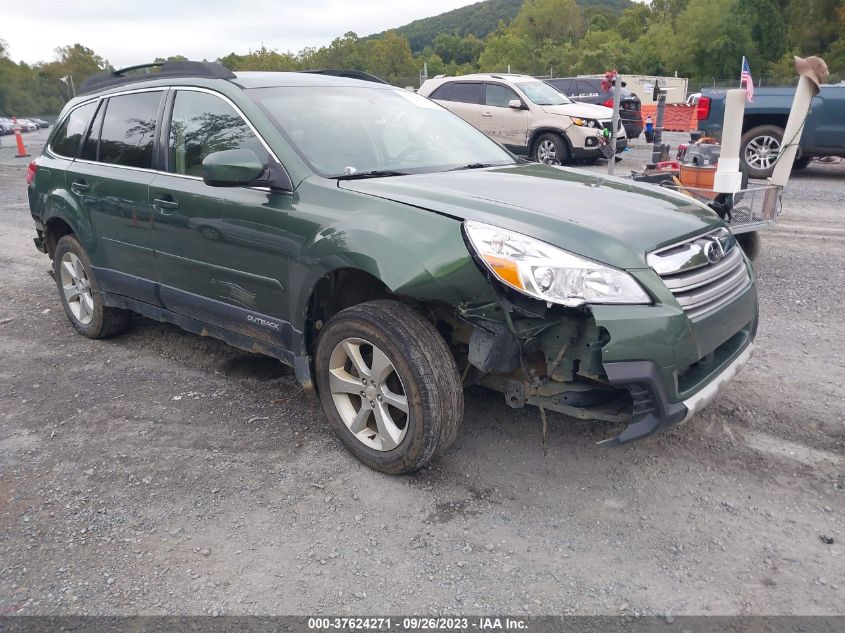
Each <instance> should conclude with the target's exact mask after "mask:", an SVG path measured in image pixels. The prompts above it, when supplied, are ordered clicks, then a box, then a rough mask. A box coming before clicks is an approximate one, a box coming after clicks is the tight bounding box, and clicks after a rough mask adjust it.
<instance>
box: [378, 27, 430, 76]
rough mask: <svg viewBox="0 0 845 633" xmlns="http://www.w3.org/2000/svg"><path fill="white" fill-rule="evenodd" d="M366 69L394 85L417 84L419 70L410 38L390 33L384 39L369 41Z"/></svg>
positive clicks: (394, 32) (393, 32)
mask: <svg viewBox="0 0 845 633" xmlns="http://www.w3.org/2000/svg"><path fill="white" fill-rule="evenodd" d="M366 55H367V56H366V68H367V70H368V71H369V72H371V73H373V74H374V75H377V76H378V77H381V78H382V79H384V80H385V81H386V82H388V83H391V84H394V85H409V82H410V83H413V84H416V83H417V81H418V78H419V69H418V68H417V65H416V64H415V63H414V57H413V55H411V46H410V45H409V44H408V38H406V37H402V36H401V35H399V34H397V33H396V31H388V32H387V33H385V34H384V36H383V37H380V38H379V39H376V40H368V41H367V48H366Z"/></svg>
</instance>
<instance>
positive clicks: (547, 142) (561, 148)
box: [532, 132, 569, 165]
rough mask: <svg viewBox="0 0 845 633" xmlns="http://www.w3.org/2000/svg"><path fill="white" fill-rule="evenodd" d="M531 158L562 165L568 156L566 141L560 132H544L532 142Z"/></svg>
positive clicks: (549, 163)
mask: <svg viewBox="0 0 845 633" xmlns="http://www.w3.org/2000/svg"><path fill="white" fill-rule="evenodd" d="M532 158H533V159H534V160H536V161H537V162H538V163H545V164H546V165H562V164H563V162H564V161H565V160H567V159H568V158H569V150H568V149H567V146H566V141H564V140H563V137H562V136H561V135H560V134H552V133H551V132H546V133H545V134H543V135H542V136H540V138H538V139H537V142H536V143H535V144H534V152H533V156H532Z"/></svg>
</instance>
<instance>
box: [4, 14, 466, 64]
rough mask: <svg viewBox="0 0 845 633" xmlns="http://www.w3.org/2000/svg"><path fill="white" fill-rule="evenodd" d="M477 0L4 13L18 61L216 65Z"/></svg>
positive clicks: (8, 39)
mask: <svg viewBox="0 0 845 633" xmlns="http://www.w3.org/2000/svg"><path fill="white" fill-rule="evenodd" d="M472 3H473V0H427V2H425V3H418V2H402V1H401V0H400V1H398V2H397V1H395V0H394V1H389V0H356V1H354V2H353V1H350V0H310V1H308V2H304V1H303V2H295V1H291V0H240V1H237V2H232V0H227V1H225V2H224V1H223V0H202V1H200V0H141V1H137V2H135V1H133V2H125V1H123V2H111V3H109V2H102V1H101V0H99V1H92V0H65V1H64V2H55V1H51V0H30V1H29V2H27V3H26V5H25V10H24V9H23V7H20V8H19V9H16V10H15V11H8V12H4V13H3V18H2V21H3V35H2V39H5V40H6V42H7V43H8V45H9V55H10V57H11V58H12V59H13V60H15V61H25V62H27V63H30V64H32V63H35V62H39V61H50V60H51V59H53V57H54V49H55V48H56V47H58V46H64V45H67V44H75V43H77V42H78V43H80V44H82V45H84V46H87V47H88V48H91V49H93V50H94V51H95V52H96V53H97V54H98V55H100V56H102V57H104V58H105V59H107V60H108V61H109V62H111V63H112V64H113V65H114V66H116V67H120V66H129V65H132V64H138V63H143V62H146V61H152V60H153V59H154V58H156V57H167V56H169V55H185V56H186V57H188V58H190V59H209V60H212V59H216V58H218V57H221V56H223V55H227V54H228V53H231V52H236V53H246V52H248V51H249V50H250V49H253V50H254V49H256V48H259V47H260V46H261V45H262V44H263V45H264V46H267V47H268V48H274V49H278V50H280V51H288V50H290V51H294V52H296V51H299V50H300V49H302V48H305V47H306V46H323V45H326V44H328V43H329V42H331V40H332V39H334V38H335V37H338V36H340V35H343V34H344V33H346V32H347V31H354V32H356V33H358V35H361V36H363V35H369V34H371V33H377V32H379V31H384V30H385V29H388V28H392V27H397V26H401V25H403V24H406V23H408V22H410V21H412V20H416V19H419V18H424V17H428V16H431V15H437V14H439V13H442V12H444V11H449V10H451V9H455V8H457V7H460V6H464V5H467V4H472Z"/></svg>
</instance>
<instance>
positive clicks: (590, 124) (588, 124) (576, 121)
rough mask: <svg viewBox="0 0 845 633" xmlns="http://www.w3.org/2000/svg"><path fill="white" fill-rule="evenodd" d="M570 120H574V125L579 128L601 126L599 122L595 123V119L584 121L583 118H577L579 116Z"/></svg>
mask: <svg viewBox="0 0 845 633" xmlns="http://www.w3.org/2000/svg"><path fill="white" fill-rule="evenodd" d="M569 118H570V119H572V123H574V124H575V125H577V126H578V127H598V126H599V123H598V121H595V120H593V119H582V118H581V117H577V116H571V117H569Z"/></svg>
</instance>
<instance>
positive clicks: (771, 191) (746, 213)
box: [661, 183, 783, 234]
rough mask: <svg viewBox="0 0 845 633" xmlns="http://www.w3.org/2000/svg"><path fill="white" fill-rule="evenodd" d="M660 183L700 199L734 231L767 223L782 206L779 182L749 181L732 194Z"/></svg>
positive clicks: (761, 227) (749, 230)
mask: <svg viewBox="0 0 845 633" xmlns="http://www.w3.org/2000/svg"><path fill="white" fill-rule="evenodd" d="M661 186H662V187H665V188H667V189H672V190H674V191H677V192H679V193H683V194H684V195H687V196H690V197H691V198H693V199H695V200H698V201H699V202H703V203H704V204H706V205H707V206H709V207H710V208H711V209H713V210H714V211H715V212H716V213H718V214H719V215H720V216H721V217H722V218H723V219H724V220H725V222H726V223H727V224H728V227H730V229H731V232H732V233H734V234H740V233H749V232H751V231H760V230H762V229H766V228H769V227H771V226H772V225H774V223H775V220H776V219H777V216H778V215H780V212H781V209H782V207H783V202H782V197H783V187H781V186H780V185H753V186H751V187H748V188H747V189H740V190H739V191H737V192H736V193H734V194H717V193H715V192H714V191H713V190H712V189H697V188H694V187H686V186H684V185H680V184H670V183H662V184H661Z"/></svg>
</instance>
